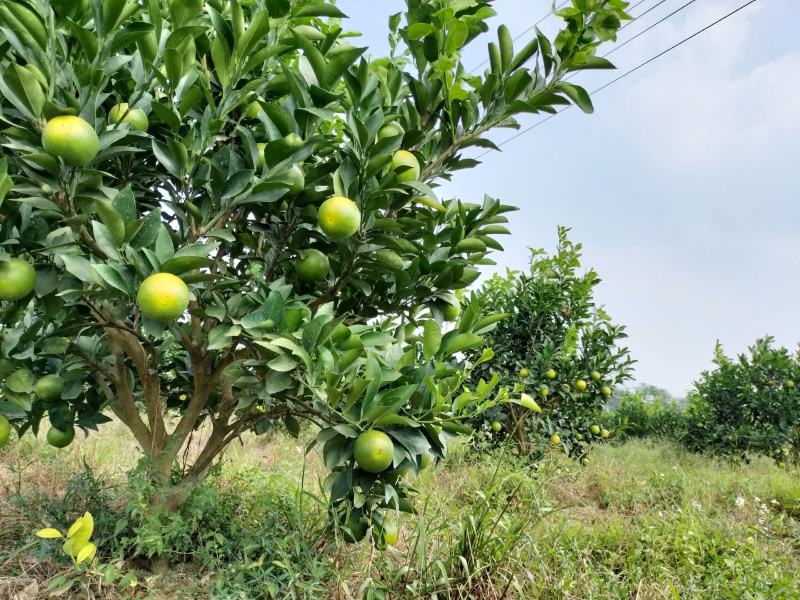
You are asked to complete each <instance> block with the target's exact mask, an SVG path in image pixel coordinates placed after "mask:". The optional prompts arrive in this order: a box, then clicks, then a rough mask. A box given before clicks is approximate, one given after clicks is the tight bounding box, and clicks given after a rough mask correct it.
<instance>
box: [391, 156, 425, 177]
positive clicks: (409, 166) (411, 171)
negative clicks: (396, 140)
mask: <svg viewBox="0 0 800 600" xmlns="http://www.w3.org/2000/svg"><path fill="white" fill-rule="evenodd" d="M401 169H402V170H401ZM392 170H393V171H399V173H398V174H397V179H398V180H399V181H403V182H407V181H417V180H419V174H420V168H419V161H418V160H417V157H416V156H414V155H413V154H411V152H409V151H408V150H398V151H397V152H395V153H394V154H393V155H392Z"/></svg>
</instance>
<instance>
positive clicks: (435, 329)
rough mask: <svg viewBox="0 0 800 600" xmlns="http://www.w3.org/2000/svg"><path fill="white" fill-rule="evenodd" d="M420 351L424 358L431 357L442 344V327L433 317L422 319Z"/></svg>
mask: <svg viewBox="0 0 800 600" xmlns="http://www.w3.org/2000/svg"><path fill="white" fill-rule="evenodd" d="M422 328H423V334H422V353H423V355H424V356H425V359H426V360H429V359H431V358H433V357H434V356H435V355H436V353H437V352H438V351H439V347H440V346H441V345H442V329H441V327H439V323H437V322H436V321H435V320H433V319H429V320H427V321H424V322H423V324H422Z"/></svg>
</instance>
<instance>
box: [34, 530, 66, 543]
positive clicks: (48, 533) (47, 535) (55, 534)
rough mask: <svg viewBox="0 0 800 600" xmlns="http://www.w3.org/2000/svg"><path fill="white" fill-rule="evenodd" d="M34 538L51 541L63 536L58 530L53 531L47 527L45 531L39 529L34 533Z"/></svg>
mask: <svg viewBox="0 0 800 600" xmlns="http://www.w3.org/2000/svg"><path fill="white" fill-rule="evenodd" d="M36 537H40V538H44V539H46V540H52V539H55V538H63V537H64V536H63V535H61V532H60V531H59V530H58V529H53V528H52V527H48V528H47V529H40V530H39V531H37V532H36Z"/></svg>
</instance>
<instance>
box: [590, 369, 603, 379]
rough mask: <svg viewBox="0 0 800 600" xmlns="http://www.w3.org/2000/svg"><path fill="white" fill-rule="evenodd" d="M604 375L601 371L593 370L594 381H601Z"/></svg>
mask: <svg viewBox="0 0 800 600" xmlns="http://www.w3.org/2000/svg"><path fill="white" fill-rule="evenodd" d="M602 378H603V376H602V375H601V374H600V371H592V381H595V382H597V381H600V380H601V379H602Z"/></svg>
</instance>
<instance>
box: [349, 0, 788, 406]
mask: <svg viewBox="0 0 800 600" xmlns="http://www.w3.org/2000/svg"><path fill="white" fill-rule="evenodd" d="M743 1H744V0H697V1H696V2H695V3H694V4H693V5H692V6H691V7H690V8H688V9H686V10H684V11H682V12H681V13H679V14H678V15H676V16H675V17H673V18H671V19H670V20H668V21H667V22H665V23H664V24H663V25H661V26H659V27H657V28H655V29H654V30H653V31H651V32H649V33H647V34H645V35H644V36H642V37H641V38H639V39H638V40H636V41H634V42H632V43H630V44H628V45H627V46H626V47H625V48H622V49H621V50H620V51H619V52H616V53H614V54H612V56H610V57H609V58H610V59H613V61H614V62H615V64H616V65H617V66H618V68H619V71H618V72H617V73H616V74H618V73H619V72H622V71H624V70H627V69H629V68H630V67H632V66H635V65H636V64H638V63H639V62H641V61H642V60H643V59H644V58H648V57H650V56H652V55H654V54H656V53H657V52H659V51H660V50H662V49H664V48H667V47H668V46H670V45H671V44H673V43H674V42H676V41H678V40H679V39H681V38H683V37H685V36H686V35H688V34H689V33H692V32H694V31H695V30H697V29H699V28H700V27H702V26H704V25H706V24H707V23H710V22H711V21H713V20H715V19H716V18H717V17H719V16H722V15H723V14H725V13H727V12H729V11H730V10H732V9H733V8H735V7H736V6H738V5H740V4H742V3H743ZM684 2H685V0H667V1H666V2H664V3H663V4H662V5H661V6H659V7H658V8H656V9H655V10H653V11H652V12H651V13H649V14H648V15H646V16H645V17H643V18H642V20H641V21H640V22H636V23H634V24H632V25H630V26H629V27H628V28H627V29H626V30H625V31H623V32H622V33H621V34H620V40H625V39H627V38H628V37H629V36H632V35H634V34H636V33H638V32H639V31H640V30H641V29H643V28H644V27H646V26H648V25H650V24H652V23H653V22H655V21H656V20H658V19H659V18H661V17H662V16H664V15H666V14H668V13H670V12H672V11H673V10H675V9H676V8H678V7H679V6H680V5H682V4H684ZM655 4H656V0H645V1H644V2H643V3H642V4H641V5H640V6H639V7H638V8H637V9H635V10H633V11H631V12H632V14H634V15H636V14H638V13H640V12H642V11H644V10H645V9H647V8H650V7H651V6H654V5H655ZM793 4H794V3H793V2H787V1H785V0H759V1H758V2H756V3H755V4H754V5H752V6H750V7H748V8H746V9H745V10H743V11H742V12H740V13H738V14H737V15H735V16H734V17H731V18H730V19H728V20H727V21H725V22H723V23H722V24H720V25H718V26H717V27H715V28H714V29H712V30H710V31H709V32H707V33H706V34H704V35H702V36H701V37H698V38H696V39H694V40H692V41H690V42H688V43H687V44H685V45H684V46H682V47H681V48H680V49H678V50H677V51H675V52H672V53H670V54H669V55H667V56H665V57H663V58H661V59H659V60H658V61H657V62H655V63H652V64H651V65H649V66H647V67H645V68H644V69H642V70H640V71H639V72H638V73H636V74H634V75H632V76H630V77H628V78H626V79H624V80H622V81H620V82H619V83H618V84H615V85H614V86H612V87H610V88H609V89H608V90H606V91H604V92H602V93H601V94H598V95H597V96H596V97H595V98H594V103H595V114H594V115H590V116H587V115H584V114H582V113H580V112H579V111H578V110H577V109H570V110H569V111H567V112H565V113H564V114H562V115H559V116H558V117H556V118H554V119H552V120H550V121H549V122H547V123H545V124H544V125H542V126H540V127H537V128H536V129H535V130H533V131H532V132H530V133H528V134H526V135H524V136H522V137H521V138H519V139H518V140H515V141H513V142H511V143H509V144H508V145H506V146H504V152H502V153H493V154H491V155H489V156H487V157H485V159H484V163H483V164H482V165H481V166H479V167H478V168H477V169H475V170H474V171H472V172H461V173H460V174H458V175H457V177H456V179H455V181H454V182H453V183H452V184H451V185H450V186H449V187H448V191H449V192H450V194H452V195H456V196H459V197H461V198H463V199H464V200H472V201H475V200H480V198H481V197H482V193H483V192H485V193H487V194H489V195H492V196H496V197H499V198H501V199H502V200H503V201H504V202H507V203H510V204H514V205H517V206H519V207H521V210H520V211H519V212H517V213H514V214H513V215H512V217H511V230H512V236H510V237H509V238H506V240H505V244H504V245H505V248H506V250H505V252H503V253H497V254H495V256H494V258H495V260H497V262H498V268H499V269H505V267H511V268H523V267H524V266H525V264H526V263H527V258H528V252H527V250H526V248H527V247H528V246H534V247H546V248H548V249H550V248H552V246H553V243H554V240H555V230H556V225H558V224H563V225H566V226H568V227H571V228H572V237H573V238H574V239H575V240H576V241H580V242H583V244H584V247H585V255H584V262H585V264H586V265H588V266H591V267H593V268H595V269H596V270H597V271H598V272H599V274H600V276H601V277H602V279H603V282H602V283H601V284H600V286H599V288H598V289H599V291H598V299H599V301H600V302H601V303H603V304H604V305H605V306H606V308H607V310H608V311H609V312H610V313H611V315H612V316H613V317H614V318H615V319H616V320H617V321H619V322H621V323H624V324H625V325H627V326H628V331H629V334H630V339H629V340H628V341H629V346H630V348H631V350H632V352H633V355H634V357H635V358H636V359H637V360H638V361H639V362H638V365H637V369H636V378H637V380H638V381H640V382H647V383H651V384H655V385H659V386H663V387H666V388H667V389H669V390H670V391H672V392H673V393H676V394H683V393H685V392H686V390H687V389H689V387H690V386H691V382H692V381H693V380H694V379H695V378H696V377H697V375H698V374H699V373H700V371H702V370H703V369H706V368H708V367H710V366H711V356H712V350H713V346H714V341H715V340H716V339H720V340H721V341H722V343H723V344H724V345H725V346H726V349H727V350H728V351H729V352H739V351H743V350H744V349H745V348H746V347H747V346H748V345H749V344H750V343H751V342H752V341H753V340H754V339H755V338H756V337H759V336H762V335H764V334H767V333H769V334H772V335H774V336H775V337H776V338H777V340H778V342H779V343H781V344H783V345H786V346H788V347H791V348H794V347H795V345H796V343H797V342H798V340H800V311H798V299H799V298H800V277H798V268H797V265H798V257H800V235H799V233H798V227H799V226H800V110H798V107H799V106H800V101H799V100H798V98H800V44H798V42H797V41H796V39H797V38H796V31H795V27H794V23H795V17H796V14H795V13H796V10H793V9H792V5H793ZM338 5H339V6H340V7H341V8H342V10H344V12H346V13H347V14H348V15H349V16H350V17H351V18H350V20H349V23H348V26H349V27H350V28H353V29H356V30H359V31H362V32H364V37H363V40H362V43H363V44H364V45H369V46H370V47H371V48H372V52H373V54H376V55H377V54H383V53H384V52H385V51H386V48H387V43H386V22H387V17H388V15H389V14H390V13H392V12H397V11H399V10H401V9H402V7H403V5H404V3H403V2H402V1H400V0H392V1H383V2H368V1H366V0H340V1H339V3H338ZM549 6H550V3H549V2H547V1H542V0H535V1H531V0H529V1H522V0H498V1H497V2H496V3H495V8H496V10H497V11H498V13H499V16H498V17H497V18H496V19H495V21H496V22H495V25H497V24H499V23H503V22H504V23H507V24H508V25H509V27H510V29H511V31H512V33H513V34H515V35H516V34H517V33H520V32H522V31H523V30H525V29H526V28H527V27H528V26H529V25H530V24H532V23H533V22H535V21H536V20H538V19H539V17H541V16H542V15H543V14H544V13H546V12H547V10H548V8H549ZM556 25H557V20H556V19H555V18H553V17H551V18H549V19H548V20H547V21H545V22H544V23H542V25H541V27H542V29H543V30H544V31H545V32H547V33H552V32H553V31H554V27H555V26H556ZM526 39H527V38H526ZM487 41H488V40H487ZM522 42H523V40H520V42H519V43H520V44H521V43H522ZM474 46H475V47H474V48H472V49H471V51H470V53H469V55H468V60H467V61H466V62H467V64H476V65H477V64H478V63H480V62H481V61H482V60H483V58H484V52H485V41H482V42H476V44H474ZM609 48H610V47H609ZM616 74H612V73H609V72H599V73H592V74H590V75H588V76H587V75H585V74H582V75H580V76H579V77H576V79H575V81H576V82H579V83H581V84H584V85H586V87H587V88H588V89H593V88H594V87H597V86H598V85H600V84H601V83H603V82H605V81H607V80H608V79H610V78H612V77H613V76H615V75H616ZM538 118H539V117H536V116H533V117H530V118H529V119H527V120H525V121H524V122H523V124H524V125H528V124H532V123H534V122H535V121H536V120H538ZM508 135H510V134H509V133H508V132H506V131H504V132H500V133H498V134H497V135H496V136H495V139H497V140H502V139H505V138H506V137H508Z"/></svg>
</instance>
